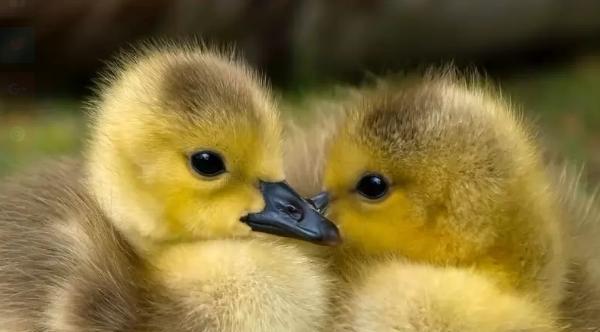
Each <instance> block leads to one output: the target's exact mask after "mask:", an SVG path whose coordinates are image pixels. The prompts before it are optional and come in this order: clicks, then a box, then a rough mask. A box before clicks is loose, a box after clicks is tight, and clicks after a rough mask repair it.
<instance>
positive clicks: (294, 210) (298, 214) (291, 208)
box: [285, 204, 304, 222]
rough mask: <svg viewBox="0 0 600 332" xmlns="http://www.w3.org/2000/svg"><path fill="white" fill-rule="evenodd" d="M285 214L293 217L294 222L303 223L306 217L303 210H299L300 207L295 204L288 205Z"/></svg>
mask: <svg viewBox="0 0 600 332" xmlns="http://www.w3.org/2000/svg"><path fill="white" fill-rule="evenodd" d="M285 212H286V213H287V214H288V215H289V216H290V217H292V218H293V219H294V220H296V221H298V222H301V221H302V218H303V217H304V215H303V213H302V210H301V209H299V208H298V207H296V206H295V205H293V204H286V205H285Z"/></svg>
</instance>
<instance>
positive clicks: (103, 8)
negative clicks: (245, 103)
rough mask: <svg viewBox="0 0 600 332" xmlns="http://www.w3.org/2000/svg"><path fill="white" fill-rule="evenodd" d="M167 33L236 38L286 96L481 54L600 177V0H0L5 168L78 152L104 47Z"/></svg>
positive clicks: (567, 151) (486, 67)
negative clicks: (84, 105)
mask: <svg viewBox="0 0 600 332" xmlns="http://www.w3.org/2000/svg"><path fill="white" fill-rule="evenodd" d="M165 37H166V38H192V37H193V38H199V39H203V40H205V41H208V42H211V43H217V44H229V43H235V44H236V45H237V47H238V48H239V49H241V50H242V51H243V53H244V54H245V55H246V57H247V58H248V59H249V61H250V62H251V63H253V64H254V65H255V66H257V67H258V68H260V69H261V70H263V71H265V72H266V73H267V75H268V76H269V77H270V78H271V80H272V81H273V82H274V84H275V87H276V88H277V89H278V90H279V91H280V92H281V93H282V95H283V96H284V98H287V99H289V100H292V101H293V100H299V99H302V98H304V96H306V95H311V94H313V93H315V92H318V91H322V90H323V89H327V88H328V87H329V86H331V85H332V84H333V83H337V82H347V83H351V84H357V83H360V82H361V81H362V80H364V79H365V77H368V76H369V75H372V74H382V73H389V72H396V71H409V70H412V69H415V68H423V67H426V66H428V65H431V64H442V63H446V62H448V61H453V62H454V63H456V64H457V65H458V66H459V67H469V68H473V67H475V68H478V69H479V70H480V71H482V72H484V73H486V74H487V75H488V76H489V77H490V79H491V80H492V81H494V82H495V83H496V84H498V85H500V86H501V88H502V89H503V90H504V91H505V93H506V94H507V95H509V96H510V97H511V98H512V99H513V100H514V101H515V103H517V104H519V105H522V107H523V108H524V109H525V110H526V111H527V112H528V113H529V114H530V117H531V118H533V119H535V120H536V121H537V122H538V123H539V125H540V127H541V128H542V129H543V133H544V140H545V141H546V142H547V144H548V146H550V147H551V148H553V149H556V151H557V152H559V153H561V154H563V155H565V156H567V157H568V158H569V159H573V160H575V161H576V162H579V163H582V162H587V164H588V167H587V170H586V172H587V174H588V175H589V176H591V177H592V178H594V179H600V1H597V0H503V1H484V0H480V1H450V0H435V1H434V0H398V1H391V0H388V1H383V0H371V1H368V0H345V1H341V0H329V1H319V0H295V1H291V0H273V1H258V0H254V1H253V0H196V1H194V0H173V1H167V0H145V1H144V0H62V1H58V0H0V174H2V173H8V172H14V171H16V170H18V169H20V168H22V167H25V166H27V165H28V164H29V163H32V162H35V161H37V160H39V159H41V158H44V157H47V156H54V155H59V154H65V153H76V152H77V151H78V149H79V147H80V143H81V138H82V137H83V136H84V133H83V132H82V131H83V126H82V114H81V113H82V112H81V103H82V100H84V99H85V98H86V96H88V95H89V94H90V91H89V88H90V86H91V85H92V83H91V80H92V79H93V77H94V75H95V72H96V71H98V70H99V69H101V68H102V66H103V61H104V60H106V59H108V58H110V57H111V55H113V54H114V53H115V52H117V51H118V50H119V49H120V48H123V47H127V46H128V45H130V44H131V43H135V42H138V41H140V40H146V39H148V38H165Z"/></svg>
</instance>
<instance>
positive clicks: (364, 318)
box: [288, 73, 599, 331]
mask: <svg viewBox="0 0 600 332" xmlns="http://www.w3.org/2000/svg"><path fill="white" fill-rule="evenodd" d="M325 105H326V106H325V107H326V108H327V107H329V108H330V109H331V107H330V106H327V104H325ZM333 108H335V107H333ZM333 113H334V114H335V115H334V116H333V117H327V118H326V120H331V119H334V122H335V125H331V124H326V125H321V126H319V127H317V129H314V128H313V129H307V130H304V131H299V135H298V137H300V138H295V139H294V140H292V142H291V144H290V146H291V148H290V150H300V151H301V150H302V149H305V150H307V151H311V149H312V146H313V145H315V146H317V148H315V149H316V150H315V149H312V151H317V152H318V153H315V155H318V156H321V158H320V162H313V163H312V164H311V165H305V166H304V167H305V169H304V170H303V169H301V168H299V167H297V165H298V164H297V163H296V162H291V166H289V167H288V171H289V172H288V174H289V176H290V180H291V182H292V183H293V184H295V185H297V186H303V185H304V188H303V189H301V190H302V191H303V192H304V193H305V194H310V193H311V192H314V191H315V189H316V188H319V187H323V188H325V189H326V190H328V191H329V192H330V193H331V196H332V203H331V205H330V209H329V213H330V214H329V216H330V217H331V218H332V220H334V221H335V222H336V223H338V225H339V226H340V229H341V231H342V234H343V235H344V238H345V243H344V245H343V246H342V247H340V248H339V250H334V253H333V254H332V256H333V261H334V262H335V263H334V269H335V270H336V271H337V273H338V274H339V275H340V288H341V289H342V291H340V293H341V294H344V295H342V297H341V298H340V299H339V305H338V307H346V308H345V309H343V310H341V311H342V313H341V314H340V316H339V317H343V318H340V319H337V320H336V321H342V322H344V321H345V322H350V323H349V324H345V325H344V324H343V325H342V326H341V327H340V328H341V329H343V330H351V331H369V330H372V329H373V328H375V327H377V329H381V330H394V329H396V330H400V331H478V330H479V331H481V330H485V331H515V330H519V331H521V330H523V331H559V330H562V329H566V330H568V331H571V330H573V331H583V330H584V329H583V328H588V329H592V330H594V329H598V328H599V327H598V326H597V322H596V321H597V319H596V317H597V315H595V313H596V312H597V311H596V310H597V309H593V308H594V306H596V304H597V303H598V302H597V300H596V299H597V297H596V296H597V289H596V288H597V286H595V285H592V284H594V283H595V282H594V281H593V280H597V275H598V274H597V272H594V269H596V267H597V266H598V265H597V263H595V262H596V260H597V257H591V256H596V255H595V254H593V253H592V252H594V251H593V250H590V248H592V247H593V246H594V244H593V243H595V242H596V241H594V240H593V236H594V234H598V233H597V232H598V231H597V229H598V226H597V225H598V217H597V216H598V213H597V211H596V210H595V209H594V208H593V204H594V203H593V198H586V197H585V195H583V194H581V193H579V194H577V193H575V192H576V191H577V190H575V188H577V187H578V185H577V180H576V179H574V178H573V177H572V176H570V175H564V176H563V177H560V176H558V175H557V174H558V173H556V172H555V170H554V169H552V168H551V167H549V166H548V165H547V164H546V163H544V161H543V160H542V157H541V149H540V147H538V146H537V144H536V143H535V139H534V137H533V134H532V133H533V131H532V129H531V128H530V127H529V126H528V125H527V124H525V122H524V121H523V120H522V118H521V117H520V116H519V114H518V113H516V112H515V111H513V109H512V107H511V106H510V105H509V104H508V103H507V102H506V101H504V100H502V98H500V97H499V95H498V94H497V93H495V92H493V91H492V90H491V89H490V88H488V87H484V86H481V85H478V84H474V83H471V82H467V81H466V80H463V79H459V78H456V77H455V76H454V74H451V73H445V74H441V75H440V74H433V75H430V76H428V77H426V78H419V79H415V80H408V81H407V82H405V83H402V84H396V83H391V82H379V83H378V84H377V85H376V86H375V87H371V88H365V89H362V90H353V91H350V92H347V93H346V97H345V100H343V101H342V102H340V103H339V106H338V107H337V110H334V112H333ZM323 128H325V130H323ZM307 133H308V134H307ZM315 133H320V134H319V135H315ZM369 174H371V175H372V174H376V175H381V177H380V179H383V180H382V181H384V182H385V183H387V185H388V191H387V192H385V193H384V195H383V197H376V198H375V199H371V198H370V197H365V195H364V194H362V195H361V193H360V190H361V188H360V186H359V184H360V182H361V179H363V178H364V177H365V176H367V175H369ZM311 179H317V181H311ZM556 179H559V181H556ZM314 184H316V185H314ZM569 188H571V189H569ZM583 229H586V230H587V231H583ZM584 252H585V254H584ZM595 252H597V251H595ZM382 261H383V263H382ZM414 264H416V266H418V267H417V268H414V266H415V265H414ZM386 277H387V278H386ZM413 278H414V280H413ZM386 280H388V281H386ZM441 280H446V282H447V283H448V284H447V285H444V286H441V285H439V283H440V282H441ZM405 285H412V286H413V287H412V289H413V290H412V291H411V290H408V289H404V287H405ZM472 285H476V286H474V287H475V288H477V289H479V290H481V291H480V292H474V291H473V290H472V289H471V288H470V287H471V286H472ZM394 294H395V295H394ZM493 294H495V295H493ZM496 297H498V298H502V301H501V302H502V303H503V304H507V305H499V306H498V307H496V305H495V303H496V302H495V299H494V298H496ZM463 299H464V301H461V300H463ZM457 300H458V301H457ZM348 303H349V307H348V306H346V305H345V304H348ZM361 303H370V304H372V306H371V309H368V308H365V307H364V306H362V305H361ZM449 303H453V305H454V306H456V309H453V310H455V311H451V312H453V313H455V314H456V315H455V316H453V315H450V314H448V311H447V309H448V308H449V307H450V306H449ZM524 313H527V314H525V315H524ZM471 315H476V318H473V317H472V316H471ZM469 316H471V317H469ZM443 317H446V318H443ZM472 318H473V319H472ZM513 319H514V320H513ZM507 320H511V321H512V322H514V323H515V325H510V324H507ZM379 324H384V325H379ZM423 324H425V325H423ZM334 325H335V324H334ZM384 327H385V328H384Z"/></svg>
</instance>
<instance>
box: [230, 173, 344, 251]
mask: <svg viewBox="0 0 600 332" xmlns="http://www.w3.org/2000/svg"><path fill="white" fill-rule="evenodd" d="M260 191H261V192H262V194H263V197H264V199H265V209H264V210H263V211H261V212H259V213H252V214H249V215H247V216H245V217H243V218H242V219H241V221H242V222H244V223H246V224H248V226H250V227H251V228H252V230H253V231H256V232H263V233H269V234H274V235H279V236H285V237H291V238H296V239H300V240H304V241H309V242H313V243H316V244H322V245H330V246H333V245H337V244H339V243H341V237H340V232H339V231H338V229H337V227H336V226H335V224H334V223H332V222H331V221H329V220H328V219H327V218H325V217H323V216H322V215H321V213H320V210H322V209H324V207H326V205H327V204H326V201H323V200H320V201H319V203H316V202H314V201H312V200H305V199H304V198H302V197H300V195H298V193H296V192H295V191H294V190H293V189H292V188H291V187H290V186H289V185H288V184H287V183H285V182H262V181H261V183H260ZM323 204H324V205H323Z"/></svg>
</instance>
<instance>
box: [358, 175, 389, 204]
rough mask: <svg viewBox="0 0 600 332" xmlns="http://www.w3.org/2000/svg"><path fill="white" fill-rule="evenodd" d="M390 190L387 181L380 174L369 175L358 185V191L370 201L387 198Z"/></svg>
mask: <svg viewBox="0 0 600 332" xmlns="http://www.w3.org/2000/svg"><path fill="white" fill-rule="evenodd" d="M388 188H389V186H388V183H387V181H386V180H385V178H384V177H383V176H381V175H379V174H367V175H365V176H363V177H362V178H361V179H360V181H358V184H357V185H356V190H357V191H358V192H359V193H360V194H361V195H363V196H364V197H366V198H368V199H378V198H381V197H383V196H385V194H387V192H388Z"/></svg>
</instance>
